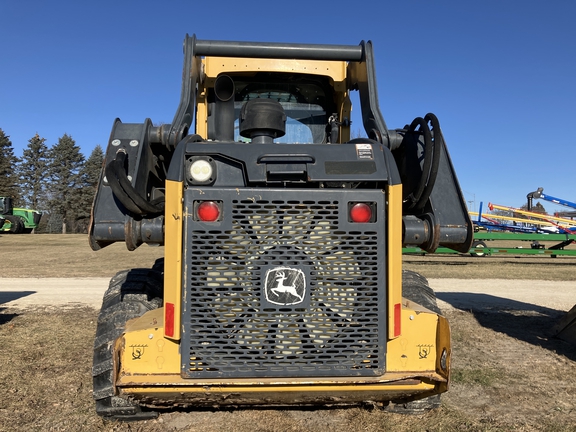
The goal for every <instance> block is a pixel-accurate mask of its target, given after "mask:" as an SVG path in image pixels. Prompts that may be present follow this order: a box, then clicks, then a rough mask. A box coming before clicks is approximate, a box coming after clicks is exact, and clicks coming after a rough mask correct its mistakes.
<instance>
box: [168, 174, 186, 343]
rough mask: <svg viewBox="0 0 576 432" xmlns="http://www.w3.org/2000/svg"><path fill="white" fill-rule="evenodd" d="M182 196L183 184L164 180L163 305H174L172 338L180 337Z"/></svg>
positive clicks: (177, 338)
mask: <svg viewBox="0 0 576 432" xmlns="http://www.w3.org/2000/svg"><path fill="white" fill-rule="evenodd" d="M182 196H183V184H182V183H181V182H176V181H172V180H166V210H165V234H164V237H165V240H164V305H166V303H171V304H173V305H174V312H175V313H174V335H173V336H172V339H174V340H179V339H180V310H181V307H182V304H181V303H182V218H183V214H182Z"/></svg>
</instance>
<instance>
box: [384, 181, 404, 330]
mask: <svg viewBox="0 0 576 432" xmlns="http://www.w3.org/2000/svg"><path fill="white" fill-rule="evenodd" d="M386 194H387V197H388V221H387V222H388V223H387V228H388V230H387V231H388V233H387V234H388V250H387V262H386V264H387V267H388V268H387V272H388V275H387V281H386V282H387V284H388V299H387V301H388V338H389V339H394V338H395V337H396V335H395V329H394V327H395V326H394V321H395V307H396V305H398V304H400V303H401V302H402V185H401V184H399V185H389V186H387V188H386Z"/></svg>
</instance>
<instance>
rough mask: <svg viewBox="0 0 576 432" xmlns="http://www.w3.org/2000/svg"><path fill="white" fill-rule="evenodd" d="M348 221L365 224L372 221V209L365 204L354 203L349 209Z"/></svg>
mask: <svg viewBox="0 0 576 432" xmlns="http://www.w3.org/2000/svg"><path fill="white" fill-rule="evenodd" d="M350 220H351V221H352V222H356V223H366V222H370V221H371V220H372V207H370V205H368V204H366V203H356V204H354V205H352V206H351V207H350Z"/></svg>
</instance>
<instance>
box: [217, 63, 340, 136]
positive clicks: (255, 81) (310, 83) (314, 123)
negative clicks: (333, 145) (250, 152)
mask: <svg viewBox="0 0 576 432" xmlns="http://www.w3.org/2000/svg"><path fill="white" fill-rule="evenodd" d="M232 95H233V96H232ZM232 98H233V103H232ZM224 99H225V100H224ZM255 99H269V100H272V101H275V102H278V103H279V104H280V105H281V107H282V109H283V110H284V113H285V115H286V123H285V133H284V134H278V135H279V136H278V137H276V138H274V143H287V144H308V143H315V144H324V143H327V142H335V141H336V139H335V138H336V137H337V135H338V134H337V133H335V132H333V127H334V126H335V125H336V123H337V121H336V117H337V116H336V115H335V114H333V113H335V112H337V109H336V102H335V95H334V88H333V87H332V86H331V85H330V83H329V78H327V77H322V76H314V75H304V74H292V73H263V72H259V73H255V74H252V75H250V76H246V75H241V74H234V73H232V74H227V75H220V76H219V77H218V78H217V79H216V83H215V85H214V88H213V89H210V91H209V96H208V100H209V105H210V106H211V109H210V113H211V114H210V115H209V116H208V131H209V132H208V138H209V139H214V140H223V138H224V139H226V138H228V139H229V140H233V141H235V142H251V139H250V138H247V137H245V136H243V135H242V133H241V126H240V123H241V121H240V116H241V111H242V107H244V106H245V104H246V103H247V102H250V101H253V100H255ZM232 110H233V112H232ZM226 111H228V112H227V113H226ZM230 119H232V120H233V132H231V133H230V134H227V135H230V136H222V135H221V132H220V131H221V130H222V127H224V128H229V127H230V126H229V125H226V124H225V125H223V124H222V123H223V122H229V121H230ZM219 122H220V123H219ZM216 131H219V132H216ZM219 134H220V135H219Z"/></svg>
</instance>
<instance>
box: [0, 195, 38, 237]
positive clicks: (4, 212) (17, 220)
mask: <svg viewBox="0 0 576 432" xmlns="http://www.w3.org/2000/svg"><path fill="white" fill-rule="evenodd" d="M41 217H42V212H39V211H38V210H32V209H24V208H17V207H14V205H13V202H12V198H10V197H0V219H3V220H4V223H1V222H0V232H9V233H12V234H23V233H25V234H29V233H31V232H32V230H33V229H34V228H37V227H38V224H39V223H40V218H41Z"/></svg>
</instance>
